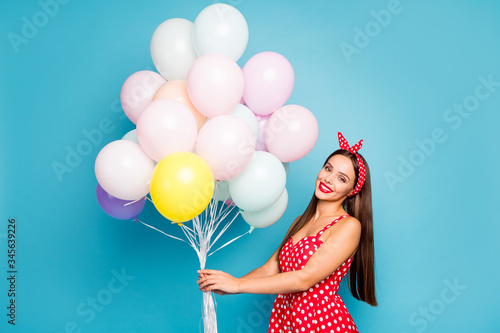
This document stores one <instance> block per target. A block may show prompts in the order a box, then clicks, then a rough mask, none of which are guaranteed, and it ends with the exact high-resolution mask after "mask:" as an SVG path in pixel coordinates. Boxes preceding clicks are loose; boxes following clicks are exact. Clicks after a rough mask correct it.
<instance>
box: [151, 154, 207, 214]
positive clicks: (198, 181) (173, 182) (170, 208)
mask: <svg viewBox="0 0 500 333" xmlns="http://www.w3.org/2000/svg"><path fill="white" fill-rule="evenodd" d="M213 193H214V176H213V173H212V170H211V169H210V166H209V165H208V164H207V162H205V160H204V159H203V158H201V157H200V156H198V155H196V154H193V153H189V152H177V153H173V154H169V155H167V156H165V157H164V158H163V159H161V160H160V162H158V164H157V165H156V166H155V169H154V171H153V176H152V177H151V199H152V201H153V204H154V205H155V207H156V209H158V211H159V212H160V214H162V215H163V216H165V217H166V218H167V219H169V220H171V221H172V222H177V223H180V222H185V221H189V220H191V219H192V218H194V217H196V216H198V215H200V213H201V212H203V211H204V210H205V208H206V207H207V206H208V204H209V203H210V199H211V198H212V196H213Z"/></svg>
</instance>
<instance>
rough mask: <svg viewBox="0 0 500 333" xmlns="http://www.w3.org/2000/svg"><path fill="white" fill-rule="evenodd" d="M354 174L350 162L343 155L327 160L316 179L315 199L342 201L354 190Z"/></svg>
mask: <svg viewBox="0 0 500 333" xmlns="http://www.w3.org/2000/svg"><path fill="white" fill-rule="evenodd" d="M355 179H356V174H355V172H354V167H353V165H352V162H351V160H350V159H349V158H348V157H345V156H343V155H334V156H332V157H330V158H329V159H328V162H326V164H325V166H324V167H323V168H322V169H321V171H320V172H319V174H318V178H317V179H316V190H315V193H316V197H317V198H318V199H320V200H327V201H332V200H338V199H342V198H343V197H344V196H345V197H347V195H348V194H349V193H350V192H351V191H352V190H353V189H354V185H355V184H354V180H355Z"/></svg>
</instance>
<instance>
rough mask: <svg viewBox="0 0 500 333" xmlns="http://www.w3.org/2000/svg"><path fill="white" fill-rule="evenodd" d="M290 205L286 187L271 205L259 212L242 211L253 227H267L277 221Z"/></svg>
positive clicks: (247, 221)
mask: <svg viewBox="0 0 500 333" xmlns="http://www.w3.org/2000/svg"><path fill="white" fill-rule="evenodd" d="M287 205H288V192H287V190H286V188H285V189H284V190H283V193H282V194H281V196H280V197H279V199H278V200H276V201H275V202H274V203H273V204H272V205H271V206H269V207H267V208H266V209H264V210H260V211H258V212H247V211H243V212H241V213H240V214H241V216H242V217H243V219H244V220H245V222H246V223H248V224H249V225H250V226H251V227H253V228H266V227H269V226H270V225H272V224H274V223H276V222H277V221H278V220H279V219H280V218H281V217H282V216H283V214H284V213H285V210H286V207H287Z"/></svg>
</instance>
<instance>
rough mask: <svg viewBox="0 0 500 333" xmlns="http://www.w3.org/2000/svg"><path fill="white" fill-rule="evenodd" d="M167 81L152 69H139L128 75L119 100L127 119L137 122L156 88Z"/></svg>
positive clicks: (151, 99)
mask: <svg viewBox="0 0 500 333" xmlns="http://www.w3.org/2000/svg"><path fill="white" fill-rule="evenodd" d="M165 82H167V81H166V80H165V79H164V78H163V77H162V76H161V75H160V74H158V73H155V72H153V71H139V72H136V73H134V74H132V75H130V76H129V77H128V78H127V79H126V80H125V83H124V84H123V86H122V90H121V93H120V101H121V103H122V108H123V111H124V112H125V114H126V115H127V117H128V119H130V121H131V122H133V123H134V124H137V120H138V119H139V115H140V114H141V112H142V111H143V110H144V108H145V107H146V106H148V104H149V103H151V102H152V101H153V96H154V94H155V92H156V91H157V90H158V88H159V87H160V86H161V85H162V84H164V83H165Z"/></svg>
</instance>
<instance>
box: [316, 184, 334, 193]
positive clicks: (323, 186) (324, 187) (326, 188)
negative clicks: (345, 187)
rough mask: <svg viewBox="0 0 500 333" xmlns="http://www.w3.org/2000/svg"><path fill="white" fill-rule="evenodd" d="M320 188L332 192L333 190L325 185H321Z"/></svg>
mask: <svg viewBox="0 0 500 333" xmlns="http://www.w3.org/2000/svg"><path fill="white" fill-rule="evenodd" d="M319 186H321V187H322V188H323V189H324V190H325V191H328V192H332V190H330V189H329V188H328V187H326V186H325V185H323V183H320V184H319Z"/></svg>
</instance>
